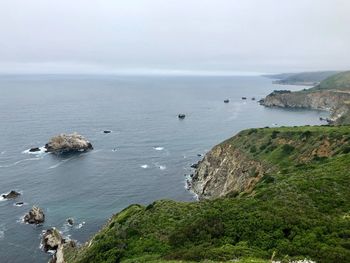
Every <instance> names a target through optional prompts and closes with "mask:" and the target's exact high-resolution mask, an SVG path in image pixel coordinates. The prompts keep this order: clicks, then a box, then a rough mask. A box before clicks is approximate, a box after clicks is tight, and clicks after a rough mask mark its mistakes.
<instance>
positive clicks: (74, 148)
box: [45, 133, 93, 154]
mask: <svg viewBox="0 0 350 263" xmlns="http://www.w3.org/2000/svg"><path fill="white" fill-rule="evenodd" d="M45 148H46V151H47V152H50V153H54V154H63V153H74V152H85V151H88V150H92V149H93V147H92V144H91V143H90V142H89V141H88V140H87V139H85V138H84V137H83V136H82V135H79V134H77V133H73V134H60V135H57V136H55V137H52V138H51V140H50V141H49V142H48V143H47V144H46V145H45Z"/></svg>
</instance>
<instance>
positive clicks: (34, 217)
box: [23, 206, 45, 224]
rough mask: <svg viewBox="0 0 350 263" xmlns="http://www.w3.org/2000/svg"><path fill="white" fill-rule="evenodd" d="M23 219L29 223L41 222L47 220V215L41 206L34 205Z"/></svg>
mask: <svg viewBox="0 0 350 263" xmlns="http://www.w3.org/2000/svg"><path fill="white" fill-rule="evenodd" d="M23 220H24V222H26V223H28V224H41V223H44V221H45V215H44V212H43V210H42V209H41V208H39V207H37V206H33V207H32V209H30V211H29V212H28V214H26V215H25V216H24V219H23Z"/></svg>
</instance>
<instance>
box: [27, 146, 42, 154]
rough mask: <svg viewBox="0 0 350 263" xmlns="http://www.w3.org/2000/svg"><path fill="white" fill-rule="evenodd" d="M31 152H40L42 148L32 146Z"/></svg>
mask: <svg viewBox="0 0 350 263" xmlns="http://www.w3.org/2000/svg"><path fill="white" fill-rule="evenodd" d="M29 152H31V153H33V152H40V148H39V147H33V148H30V149H29Z"/></svg>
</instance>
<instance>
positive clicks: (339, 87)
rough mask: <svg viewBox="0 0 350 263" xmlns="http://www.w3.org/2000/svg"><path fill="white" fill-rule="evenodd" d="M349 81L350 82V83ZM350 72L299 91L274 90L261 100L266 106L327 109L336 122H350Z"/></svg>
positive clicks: (332, 119)
mask: <svg viewBox="0 0 350 263" xmlns="http://www.w3.org/2000/svg"><path fill="white" fill-rule="evenodd" d="M348 82H349V83H348ZM349 85H350V72H342V73H339V74H336V75H335V76H332V77H329V78H327V79H326V80H324V81H322V82H321V83H320V84H319V85H317V86H316V87H314V88H311V89H308V90H303V91H298V92H288V91H274V92H272V93H271V94H269V95H268V96H267V97H266V98H264V99H262V100H261V101H260V104H261V105H264V106H266V107H282V108H306V109H315V110H326V111H329V112H330V114H331V116H330V117H331V121H332V122H334V123H335V124H345V123H350V117H349V116H348V115H350V106H349V102H350V88H349Z"/></svg>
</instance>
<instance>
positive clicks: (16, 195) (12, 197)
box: [2, 190, 21, 199]
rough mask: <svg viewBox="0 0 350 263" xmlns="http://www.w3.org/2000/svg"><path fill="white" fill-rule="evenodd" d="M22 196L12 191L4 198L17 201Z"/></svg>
mask: <svg viewBox="0 0 350 263" xmlns="http://www.w3.org/2000/svg"><path fill="white" fill-rule="evenodd" d="M20 195H21V194H20V193H18V192H16V191H14V190H12V191H11V192H9V193H8V194H3V195H2V197H3V198H4V199H15V198H17V197H18V196H20Z"/></svg>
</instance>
